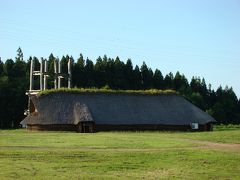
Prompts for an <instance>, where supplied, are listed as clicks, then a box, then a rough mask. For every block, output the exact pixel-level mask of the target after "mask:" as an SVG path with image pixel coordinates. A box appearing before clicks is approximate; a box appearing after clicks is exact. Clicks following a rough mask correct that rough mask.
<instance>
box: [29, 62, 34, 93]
mask: <svg viewBox="0 0 240 180" xmlns="http://www.w3.org/2000/svg"><path fill="white" fill-rule="evenodd" d="M33 71H34V61H33V60H31V61H30V87H29V91H31V90H33Z"/></svg>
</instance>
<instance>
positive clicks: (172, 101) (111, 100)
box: [25, 92, 215, 125]
mask: <svg viewBox="0 0 240 180" xmlns="http://www.w3.org/2000/svg"><path fill="white" fill-rule="evenodd" d="M30 98H31V100H32V101H33V103H34V105H35V107H36V109H37V112H35V113H33V114H31V115H29V116H28V117H27V118H26V119H25V121H26V124H77V123H79V122H80V121H95V123H96V124H112V125H117V124H119V125H120V124H121V125H124V124H125V125H127V124H163V125H189V124H190V123H192V122H196V123H199V124H206V123H209V122H215V120H214V119H213V118H212V117H211V116H210V115H208V114H207V113H205V112H203V111H202V110H201V109H199V108H198V107H196V106H194V105H193V104H191V103H190V102H189V101H187V100H186V99H184V98H183V97H181V96H179V95H176V94H154V95H150V94H121V93H120V94H118V93H105V94H104V93H89V92H86V93H70V92H55V93H50V94H48V95H44V96H36V95H33V96H30Z"/></svg>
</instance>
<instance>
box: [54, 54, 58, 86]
mask: <svg viewBox="0 0 240 180" xmlns="http://www.w3.org/2000/svg"><path fill="white" fill-rule="evenodd" d="M57 64H58V59H55V60H54V89H57V87H58V84H57V83H58V81H57V78H58V75H57V73H58V71H57Z"/></svg>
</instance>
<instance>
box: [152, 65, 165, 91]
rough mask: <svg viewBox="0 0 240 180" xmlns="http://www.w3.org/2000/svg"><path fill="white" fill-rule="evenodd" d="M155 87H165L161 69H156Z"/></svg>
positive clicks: (154, 76)
mask: <svg viewBox="0 0 240 180" xmlns="http://www.w3.org/2000/svg"><path fill="white" fill-rule="evenodd" d="M153 87H154V88H156V89H163V75H162V73H161V71H160V70H158V69H156V70H155V72H154V75H153Z"/></svg>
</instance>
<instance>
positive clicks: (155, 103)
mask: <svg viewBox="0 0 240 180" xmlns="http://www.w3.org/2000/svg"><path fill="white" fill-rule="evenodd" d="M54 73H55V74H54V88H55V89H59V88H61V79H62V78H67V79H68V85H67V86H68V88H69V89H70V88H71V61H70V59H69V61H68V73H67V74H62V73H61V63H60V62H59V60H58V59H56V60H55V61H54ZM33 76H40V81H39V83H40V89H38V90H35V89H34V87H33V84H34V83H33V79H34V78H33ZM47 77H48V72H47V61H44V60H43V59H42V60H41V63H40V70H39V71H35V68H34V61H33V60H32V61H31V69H30V89H29V91H28V92H27V93H26V94H27V95H28V96H29V104H28V110H27V111H26V112H25V115H26V116H27V117H26V118H25V119H24V120H23V121H22V122H21V124H22V125H23V126H27V128H28V129H30V130H63V131H67V130H72V131H77V132H96V131H112V130H121V131H124V130H133V131H142V130H184V131H186V130H190V131H210V130H212V123H214V122H215V120H214V119H213V118H212V117H211V116H210V115H208V114H207V113H206V112H203V111H202V110H201V109H199V108H198V107H196V106H194V105H193V104H192V103H190V102H189V101H187V100H186V99H185V98H183V97H181V96H180V95H177V94H145V93H142V92H133V93H126V92H119V93H113V92H112V91H109V92H106V93H104V92H100V91H99V92H98V91H96V90H93V91H92V92H85V91H82V92H81V91H79V92H73V91H72V92H71V91H69V92H60V91H56V92H54V93H50V94H47V95H42V96H39V94H38V93H39V92H40V91H42V90H46V89H47Z"/></svg>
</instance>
